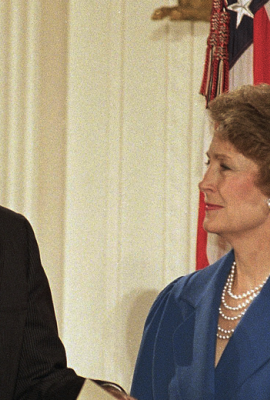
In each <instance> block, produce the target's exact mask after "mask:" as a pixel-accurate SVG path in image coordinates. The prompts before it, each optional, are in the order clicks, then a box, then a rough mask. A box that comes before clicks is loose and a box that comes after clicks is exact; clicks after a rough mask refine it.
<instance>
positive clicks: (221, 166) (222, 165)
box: [220, 164, 230, 171]
mask: <svg viewBox="0 0 270 400" xmlns="http://www.w3.org/2000/svg"><path fill="white" fill-rule="evenodd" d="M220 168H221V169H222V170H223V171H227V170H229V169H230V168H229V167H228V166H227V165H226V164H220Z"/></svg>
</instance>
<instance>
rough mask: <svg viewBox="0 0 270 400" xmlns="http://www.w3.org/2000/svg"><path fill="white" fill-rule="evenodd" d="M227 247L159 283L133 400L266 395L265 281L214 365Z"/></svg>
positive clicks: (237, 399) (269, 334)
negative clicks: (202, 266) (216, 258)
mask: <svg viewBox="0 0 270 400" xmlns="http://www.w3.org/2000/svg"><path fill="white" fill-rule="evenodd" d="M233 260H234V254H233V251H231V252H230V253H228V254H227V255H226V256H225V257H223V258H222V259H220V260H219V261H218V262H216V263H215V264H213V265H211V266H209V267H207V268H205V269H204V270H201V271H196V272H194V273H193V274H190V275H187V276H185V277H181V278H178V279H177V280H175V281H174V282H172V283H171V284H170V285H169V286H168V287H167V288H165V289H164V290H163V291H162V292H161V294H160V295H159V296H158V298H157V300H156V301H155V303H154V305H153V307H152V309H151V310H150V313H149V315H148V318H147V321H146V324H145V330H144V334H143V338H142V342H141V347H140V350H139V354H138V359H137V363H136V367H135V372H134V378H133V383H132V389H131V395H132V396H134V397H136V398H137V399H138V400H176V399H177V400H214V399H215V400H254V399H256V400H269V399H270V281H269V280H268V281H267V283H266V284H265V286H264V287H263V289H262V290H261V292H260V294H259V295H258V296H257V297H256V298H255V300H254V301H253V303H252V304H251V305H250V306H249V308H248V310H247V311H246V313H245V315H244V316H243V317H242V319H241V321H240V322H239V324H238V326H237V328H236V329H235V332H234V334H233V336H232V337H231V339H230V340H229V343H228V345H227V346H226V348H225V350H224V352H223V354H222V356H221V358H220V361H219V363H218V365H217V367H216V368H215V365H214V363H215V345H216V332H217V321H218V308H219V305H220V299H221V292H222V289H223V287H224V284H225V281H226V279H227V276H228V273H229V271H230V268H231V265H232V262H233Z"/></svg>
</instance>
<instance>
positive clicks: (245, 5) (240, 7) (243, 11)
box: [227, 0, 254, 28]
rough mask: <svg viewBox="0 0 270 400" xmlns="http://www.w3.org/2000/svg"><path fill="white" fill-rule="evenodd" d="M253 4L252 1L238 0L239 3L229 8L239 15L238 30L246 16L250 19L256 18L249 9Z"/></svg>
mask: <svg viewBox="0 0 270 400" xmlns="http://www.w3.org/2000/svg"><path fill="white" fill-rule="evenodd" d="M251 2H252V0H237V3H234V4H231V5H230V6H228V7H227V8H228V10H231V11H235V12H236V13H237V22H236V28H238V26H239V25H240V23H241V21H242V18H243V16H244V15H247V16H248V17H250V18H254V15H253V14H252V12H251V11H250V9H249V6H250V3H251Z"/></svg>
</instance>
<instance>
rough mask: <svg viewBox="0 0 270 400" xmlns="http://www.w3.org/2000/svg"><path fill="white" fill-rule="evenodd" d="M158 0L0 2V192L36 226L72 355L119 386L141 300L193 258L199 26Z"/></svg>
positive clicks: (202, 40)
mask: <svg viewBox="0 0 270 400" xmlns="http://www.w3.org/2000/svg"><path fill="white" fill-rule="evenodd" d="M161 5H163V4H160V3H159V2H158V1H154V0H148V1H147V2H144V3H142V2H138V1H137V0H132V1H128V0H99V1H98V0H91V1H89V0H80V1H75V0H71V1H70V2H69V3H68V2H67V1H62V0H55V1H54V2H50V1H49V0H43V1H41V0H40V1H35V0H33V1H30V2H28V5H25V3H23V2H20V1H19V0H17V1H13V2H7V3H5V2H2V3H1V6H0V11H1V12H0V18H1V20H0V29H1V36H0V38H1V39H0V40H2V41H3V43H1V45H2V48H5V52H2V54H1V56H0V68H1V69H0V73H1V74H2V80H3V81H4V82H5V85H4V90H3V92H2V94H1V98H0V103H1V107H0V109H1V112H0V118H1V124H0V125H1V131H0V135H1V142H2V148H1V165H0V170H1V173H2V193H1V202H2V204H4V205H7V206H10V207H12V208H14V209H16V210H18V211H20V212H23V213H24V214H26V215H27V216H28V217H29V218H30V220H31V222H32V224H33V226H34V228H35V231H36V234H37V238H38V241H39V243H40V249H41V253H42V259H43V262H44V267H45V269H46V272H47V273H48V276H49V279H50V282H51V286H52V290H53V296H54V301H55V305H56V310H57V316H58V321H59V326H60V332H61V336H62V338H63V340H64V343H65V345H66V348H67V355H68V361H69V364H70V365H71V366H72V367H74V368H75V369H76V370H77V371H78V373H80V374H83V375H86V376H91V377H96V378H104V379H112V380H116V381H118V382H119V383H120V384H122V385H123V386H125V387H126V388H127V389H129V386H130V381H131V376H132V370H133V367H134V363H135V358H136V353H137V350H138V346H139V342H140V337H141V333H142V328H143V323H144V319H145V317H146V314H147V312H148V310H149V307H150V305H151V303H152V302H153V300H154V298H155V297H156V295H157V293H158V292H159V291H160V290H161V289H162V288H163V287H164V286H165V285H166V284H167V283H168V282H170V281H171V280H172V279H174V278H176V277H177V276H179V275H181V274H185V273H187V272H189V271H192V270H194V268H195V240H196V224H197V204H198V189H197V183H198V181H199V179H200V176H201V173H202V172H201V159H202V148H203V144H202V133H203V115H204V99H203V98H202V96H200V95H199V94H198V92H199V89H200V84H201V78H202V72H203V64H204V55H205V48H206V38H207V35H208V31H209V25H208V24H207V23H205V22H196V23H191V22H186V21H184V22H174V23H172V22H169V21H159V22H157V21H156V22H154V21H151V19H150V16H151V14H152V12H153V10H154V9H155V8H157V7H159V6H161ZM3 46H4V47H3ZM5 93H6V94H8V96H6V95H5Z"/></svg>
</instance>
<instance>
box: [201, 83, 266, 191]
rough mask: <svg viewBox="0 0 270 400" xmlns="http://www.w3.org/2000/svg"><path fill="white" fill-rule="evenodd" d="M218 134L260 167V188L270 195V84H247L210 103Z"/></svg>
mask: <svg viewBox="0 0 270 400" xmlns="http://www.w3.org/2000/svg"><path fill="white" fill-rule="evenodd" d="M209 110H210V117H211V119H212V121H213V123H214V125H215V126H216V127H217V129H216V130H215V132H216V133H217V134H218V135H219V137H220V138H221V139H222V140H228V141H229V142H230V143H232V144H233V145H234V147H235V148H236V150H237V151H239V152H240V153H242V154H243V155H244V156H245V157H247V158H250V159H252V160H253V161H254V162H255V163H256V164H257V165H258V166H259V176H258V180H257V185H258V187H259V188H260V189H261V190H262V192H264V193H265V194H267V195H270V85H268V84H260V85H257V86H253V85H244V86H241V87H240V88H238V89H236V90H233V91H231V92H228V93H223V94H221V95H220V96H218V97H216V98H215V99H214V100H212V101H211V102H210V103H209Z"/></svg>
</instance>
